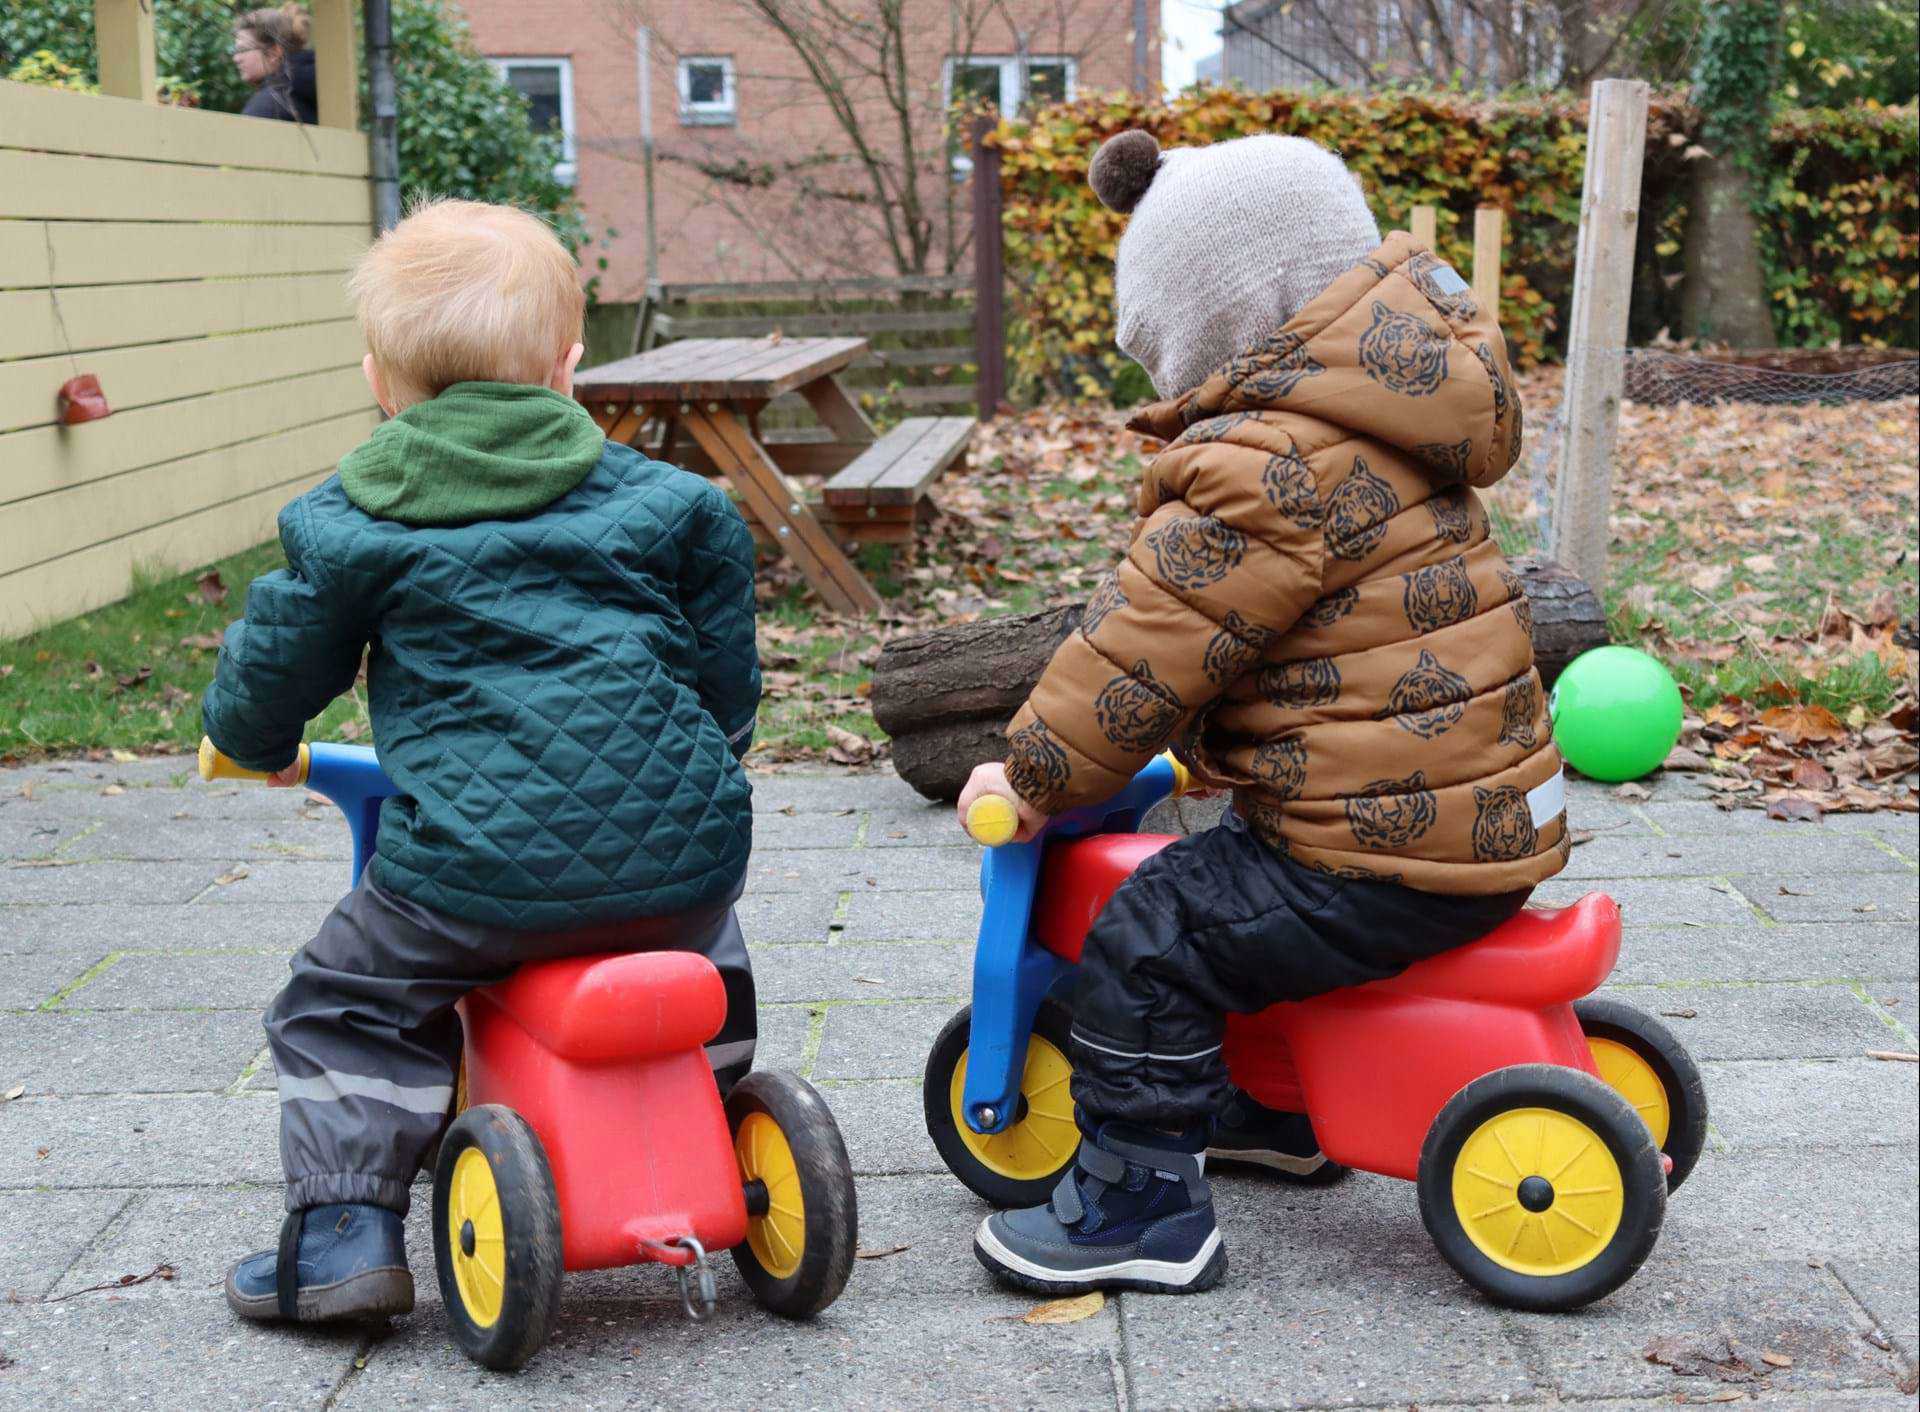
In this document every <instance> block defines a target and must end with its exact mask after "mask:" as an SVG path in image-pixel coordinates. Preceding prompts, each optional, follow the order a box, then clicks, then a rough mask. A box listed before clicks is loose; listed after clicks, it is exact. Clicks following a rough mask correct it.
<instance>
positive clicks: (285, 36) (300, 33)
mask: <svg viewBox="0 0 1920 1412" xmlns="http://www.w3.org/2000/svg"><path fill="white" fill-rule="evenodd" d="M310 23H311V22H310V21H309V20H308V18H307V12H306V11H305V10H303V9H301V8H300V7H299V6H298V5H294V4H286V5H282V6H280V7H279V8H278V9H264V10H247V11H244V12H243V13H241V14H240V15H239V16H238V17H237V18H236V19H235V20H234V22H233V65H234V67H235V68H237V69H238V70H239V71H240V77H241V78H243V79H245V80H246V81H247V82H248V83H250V84H252V85H253V90H254V92H253V96H252V97H250V98H248V99H247V106H246V107H244V108H242V109H241V110H240V111H241V112H242V113H243V114H245V115H246V116H247V117H250V118H278V119H280V120H281V121H283V122H294V123H311V122H315V121H317V120H318V117H319V110H318V108H317V106H316V104H315V99H314V86H313V53H312V51H311V50H309V49H308V48H307V31H308V28H309V26H310Z"/></svg>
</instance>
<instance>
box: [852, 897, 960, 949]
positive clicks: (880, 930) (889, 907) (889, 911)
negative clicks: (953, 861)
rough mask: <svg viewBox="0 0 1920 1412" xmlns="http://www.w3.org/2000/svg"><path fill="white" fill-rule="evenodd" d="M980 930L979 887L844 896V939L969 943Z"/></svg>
mask: <svg viewBox="0 0 1920 1412" xmlns="http://www.w3.org/2000/svg"><path fill="white" fill-rule="evenodd" d="M979 930H980V889H979V887H978V886H977V885H976V886H971V887H969V888H968V889H967V890H965V891H957V890H956V891H947V892H874V891H872V890H869V889H862V890H860V891H857V892H855V893H854V894H853V895H852V896H851V897H849V898H848V899H847V920H846V925H845V926H844V927H843V928H842V929H841V933H840V936H841V939H842V940H843V941H848V942H854V941H956V942H965V943H966V944H967V945H969V946H971V945H972V944H973V942H974V939H975V937H976V936H977V935H978V933H979Z"/></svg>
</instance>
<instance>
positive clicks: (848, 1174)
mask: <svg viewBox="0 0 1920 1412" xmlns="http://www.w3.org/2000/svg"><path fill="white" fill-rule="evenodd" d="M727 1123H728V1126H729V1127H730V1128H731V1129H732V1130H733V1156H734V1161H735V1162H736V1164H737V1165H738V1166H739V1169H740V1185H741V1189H742V1191H743V1192H744V1193H745V1195H746V1202H747V1238H746V1239H745V1240H744V1241H742V1242H741V1243H740V1244H739V1245H736V1246H735V1247H734V1248H733V1263H734V1264H735V1265H737V1266H739V1268H740V1276H741V1278H742V1279H744V1280H745V1281H746V1282H747V1288H748V1289H750V1290H752V1291H753V1297H754V1298H755V1299H757V1300H759V1301H760V1303H762V1304H763V1305H765V1306H766V1307H767V1308H769V1309H771V1310H772V1311H773V1312H774V1313H776V1314H784V1315H785V1316H786V1317H788V1318H790V1319H804V1318H809V1317H811V1316H812V1315H815V1314H818V1313H819V1312H820V1311H821V1310H822V1309H825V1308H826V1307H827V1306H828V1305H829V1304H831V1303H833V1301H834V1300H836V1299H838V1298H839V1297H840V1291H841V1290H843V1289H845V1288H846V1286H847V1277H848V1276H849V1275H850V1274H851V1273H852V1272H853V1252H854V1250H855V1248H856V1247H857V1245H858V1242H859V1213H858V1207H857V1203H856V1202H855V1199H854V1190H853V1164H852V1163H851V1162H850V1161H848V1160H847V1148H846V1144H845V1143H843V1142H842V1141H841V1140H840V1129H839V1127H838V1125H837V1124H835V1122H834V1121H833V1114H832V1113H831V1112H830V1111H828V1108H827V1105H826V1104H825V1103H824V1102H823V1101H822V1100H821V1098H820V1095H819V1094H818V1093H816V1092H814V1090H813V1088H812V1086H811V1085H809V1084H808V1083H807V1082H806V1080H804V1079H802V1078H799V1077H798V1076H796V1075H794V1074H788V1073H782V1072H779V1071H777V1070H767V1069H763V1070H761V1071H760V1072H758V1073H753V1074H748V1075H747V1076H746V1077H745V1078H744V1079H742V1080H740V1082H739V1083H737V1084H735V1085H734V1088H733V1092H731V1093H729V1094H728V1095H727Z"/></svg>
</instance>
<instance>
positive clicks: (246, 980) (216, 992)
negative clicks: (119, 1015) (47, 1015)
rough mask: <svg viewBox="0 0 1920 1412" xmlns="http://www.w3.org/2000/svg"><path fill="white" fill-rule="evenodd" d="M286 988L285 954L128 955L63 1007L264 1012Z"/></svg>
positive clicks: (73, 995) (107, 969) (66, 1001)
mask: <svg viewBox="0 0 1920 1412" xmlns="http://www.w3.org/2000/svg"><path fill="white" fill-rule="evenodd" d="M286 983H287V957H286V954H285V953H284V952H275V953H273V954H271V955H265V956H263V955H258V954H255V953H253V952H246V951H220V952H208V953H206V954H204V955H197V956H148V955H138V956H133V955H123V956H118V957H115V958H114V961H113V964H112V965H110V966H108V967H107V968H106V969H105V970H103V971H101V972H100V974H99V975H97V976H95V977H94V978H93V979H92V980H90V981H88V982H87V983H86V984H85V985H83V986H81V987H80V989H78V990H76V991H75V992H74V993H73V994H71V995H69V996H68V997H67V998H66V999H65V1001H64V1002H63V1003H62V1005H61V1008H62V1009H63V1010H246V1011H250V1012H255V1013H257V1012H259V1011H261V1010H264V1009H265V1008H266V1005H267V1002H268V1001H270V1000H272V999H273V997H274V996H275V995H277V994H279V992H280V989H281V987H282V986H284V985H285V984H286Z"/></svg>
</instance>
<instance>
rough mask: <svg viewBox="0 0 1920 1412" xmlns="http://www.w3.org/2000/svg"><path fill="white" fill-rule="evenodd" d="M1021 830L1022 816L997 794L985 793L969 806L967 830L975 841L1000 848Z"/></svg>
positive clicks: (989, 846)
mask: <svg viewBox="0 0 1920 1412" xmlns="http://www.w3.org/2000/svg"><path fill="white" fill-rule="evenodd" d="M1019 831H1020V816H1019V815H1018V814H1017V813H1015V812H1014V808H1013V805H1011V804H1009V803H1008V802H1007V801H1006V800H1004V799H1002V798H1001V797H1000V796H999V795H997V794H983V795H981V796H980V797H979V798H978V799H976V800H974V801H973V803H971V804H969V805H968V806H967V832H968V833H969V834H970V835H972V837H973V841H974V842H975V843H979V844H984V845H985V846H986V847H988V848H998V847H999V846H1000V845H1001V844H1003V843H1011V842H1012V841H1013V836H1014V835H1015V834H1016V833H1018V832H1019Z"/></svg>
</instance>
